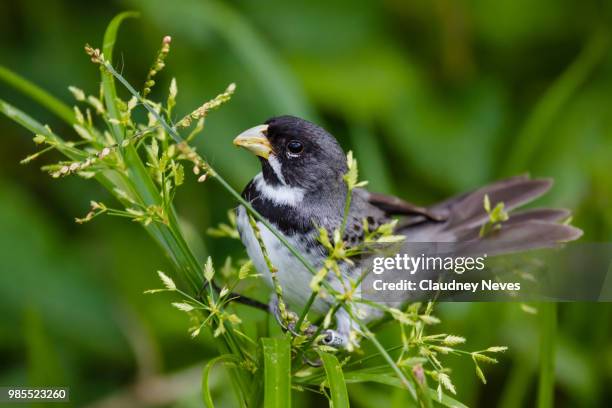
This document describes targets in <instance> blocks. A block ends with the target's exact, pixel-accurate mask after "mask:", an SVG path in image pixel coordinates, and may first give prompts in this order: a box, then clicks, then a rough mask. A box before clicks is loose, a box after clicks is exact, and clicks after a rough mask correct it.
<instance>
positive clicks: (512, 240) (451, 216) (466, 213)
mask: <svg viewBox="0 0 612 408" xmlns="http://www.w3.org/2000/svg"><path fill="white" fill-rule="evenodd" d="M551 185H552V180H550V179H535V180H531V179H529V178H528V177H527V176H517V177H512V178H509V179H506V180H501V181H498V182H496V183H493V184H491V185H488V186H485V187H482V188H480V189H478V190H475V191H473V192H470V193H466V194H462V195H459V196H456V197H453V198H451V199H449V200H446V201H444V202H442V203H439V204H436V205H434V206H432V207H430V209H431V210H433V211H446V212H447V214H448V218H447V220H446V221H445V222H443V223H436V222H433V221H426V222H422V223H420V224H416V225H407V226H405V227H403V228H402V229H401V233H403V234H405V235H406V237H407V239H408V241H409V242H456V243H458V244H460V245H459V247H461V248H462V249H466V250H467V249H468V248H469V250H470V252H473V251H478V252H481V253H484V252H487V253H490V254H502V253H511V252H519V251H525V250H530V249H535V248H546V247H554V246H557V245H558V244H559V243H561V242H568V241H573V240H575V239H578V238H579V237H580V236H581V235H582V231H581V230H580V229H578V228H575V227H572V226H569V225H563V224H559V222H561V221H564V220H566V219H568V218H569V216H570V212H569V211H568V210H565V209H554V208H553V209H551V208H540V209H531V210H525V211H516V212H514V211H512V210H514V209H516V208H517V207H519V206H521V205H522V204H525V203H527V202H529V201H532V200H533V199H535V198H537V197H539V196H541V195H542V194H544V193H545V192H546V191H548V190H549V189H550V187H551ZM485 195H488V197H489V201H490V202H491V205H492V206H495V205H496V204H497V203H500V202H503V203H504V208H505V210H506V211H507V212H508V213H509V219H508V220H507V221H505V222H503V223H501V225H500V228H497V229H494V230H492V231H490V232H488V233H487V235H486V236H485V237H481V236H480V230H481V228H482V226H483V225H484V224H485V223H486V222H488V221H489V214H487V212H486V211H485V209H484V197H485ZM464 244H465V245H464ZM459 247H458V248H459ZM460 252H463V250H462V251H460Z"/></svg>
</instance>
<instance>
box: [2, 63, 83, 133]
mask: <svg viewBox="0 0 612 408" xmlns="http://www.w3.org/2000/svg"><path fill="white" fill-rule="evenodd" d="M0 80H2V81H4V82H6V83H7V84H8V85H10V86H12V87H13V88H15V89H17V90H18V91H20V92H21V93H22V94H24V95H26V96H28V97H30V98H32V99H33V100H34V101H36V102H38V103H39V104H40V105H41V106H44V107H45V108H46V109H48V110H49V111H50V112H52V113H54V114H55V115H57V116H58V117H60V118H61V119H62V120H64V121H65V122H67V123H70V124H72V123H74V121H75V119H74V112H73V111H72V109H70V107H69V106H68V105H66V104H65V103H64V102H62V101H60V100H59V99H57V98H56V97H55V96H53V95H51V94H50V93H48V92H47V91H45V90H44V89H42V88H40V87H39V86H38V85H35V84H33V83H32V82H30V81H28V80H27V79H25V78H24V77H22V76H21V75H18V74H16V73H14V72H13V71H11V70H9V69H8V68H5V67H3V66H2V65H0Z"/></svg>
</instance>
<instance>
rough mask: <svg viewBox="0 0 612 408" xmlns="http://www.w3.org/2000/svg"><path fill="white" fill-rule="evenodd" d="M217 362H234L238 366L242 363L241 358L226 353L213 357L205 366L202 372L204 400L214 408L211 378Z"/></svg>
mask: <svg viewBox="0 0 612 408" xmlns="http://www.w3.org/2000/svg"><path fill="white" fill-rule="evenodd" d="M217 363H233V364H235V365H236V366H238V365H239V364H240V359H238V357H236V356H235V355H233V354H224V355H222V356H219V357H215V358H213V359H212V360H210V361H209V362H208V363H207V364H206V365H205V366H204V371H203V372H202V400H203V402H204V405H205V406H206V407H207V408H214V406H215V405H214V404H213V400H212V396H211V395H210V387H209V378H210V372H211V370H212V368H213V367H214V366H215V365H216V364H217Z"/></svg>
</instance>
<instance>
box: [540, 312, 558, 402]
mask: <svg viewBox="0 0 612 408" xmlns="http://www.w3.org/2000/svg"><path fill="white" fill-rule="evenodd" d="M538 313H539V314H540V330H541V331H540V379H539V382H538V405H537V406H538V408H551V407H552V406H553V403H554V386H555V343H556V335H557V304H556V303H542V304H541V305H540V307H539V310H538Z"/></svg>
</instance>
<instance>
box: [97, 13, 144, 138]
mask: <svg viewBox="0 0 612 408" xmlns="http://www.w3.org/2000/svg"><path fill="white" fill-rule="evenodd" d="M136 17H138V13H136V12H134V11H126V12H123V13H121V14H118V15H116V16H115V17H114V18H113V19H112V20H111V22H110V23H109V24H108V27H107V28H106V32H105V33H104V41H103V44H102V53H103V54H104V57H105V58H106V59H107V60H108V61H109V62H111V63H112V61H113V50H114V47H115V42H116V41H117V33H118V31H119V27H120V26H121V23H122V22H123V20H125V19H127V18H136ZM101 71H102V88H103V89H104V102H105V105H106V109H107V110H108V115H109V117H110V118H114V119H118V118H119V108H118V106H117V90H116V89H115V78H113V76H112V75H111V74H110V73H109V72H106V71H105V70H101ZM112 129H113V135H114V136H115V138H116V139H117V141H118V142H120V141H121V140H123V132H122V131H121V126H120V125H119V124H113V125H112Z"/></svg>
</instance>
